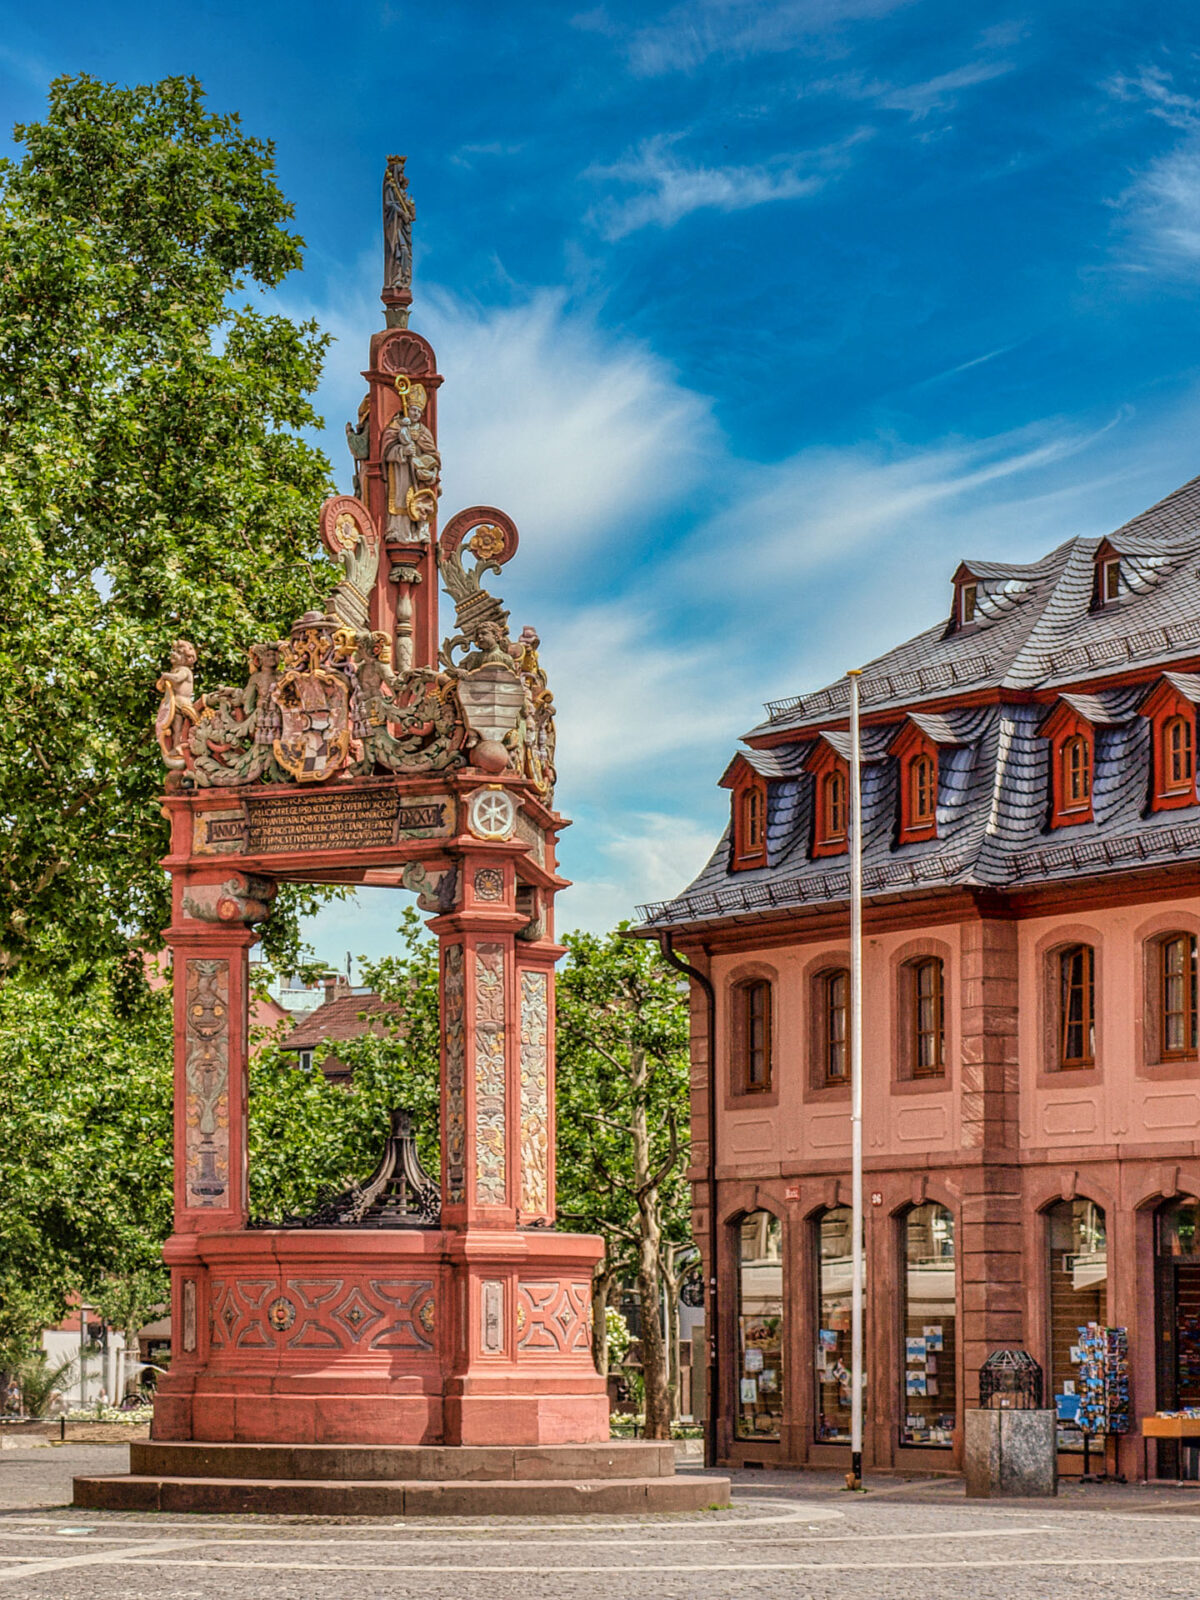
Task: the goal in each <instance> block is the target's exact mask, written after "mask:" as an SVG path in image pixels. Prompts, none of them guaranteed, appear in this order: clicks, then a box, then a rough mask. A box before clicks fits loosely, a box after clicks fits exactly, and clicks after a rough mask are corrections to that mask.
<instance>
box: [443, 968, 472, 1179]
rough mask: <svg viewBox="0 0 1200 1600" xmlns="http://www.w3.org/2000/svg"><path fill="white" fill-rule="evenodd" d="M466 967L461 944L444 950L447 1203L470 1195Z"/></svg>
mask: <svg viewBox="0 0 1200 1600" xmlns="http://www.w3.org/2000/svg"><path fill="white" fill-rule="evenodd" d="M465 978H466V967H465V963H464V960H463V947H462V945H461V944H451V945H446V946H445V947H444V948H443V950H442V1032H443V1037H444V1051H445V1061H446V1128H445V1140H446V1204H447V1205H452V1206H453V1205H462V1204H463V1202H464V1201H465V1200H466V1198H467V1090H466V1026H465V1024H466V992H465V990H466V985H465Z"/></svg>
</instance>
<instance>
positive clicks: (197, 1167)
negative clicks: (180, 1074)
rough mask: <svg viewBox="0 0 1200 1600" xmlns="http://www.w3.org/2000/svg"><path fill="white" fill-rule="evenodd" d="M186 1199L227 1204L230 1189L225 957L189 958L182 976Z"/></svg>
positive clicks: (191, 1202)
mask: <svg viewBox="0 0 1200 1600" xmlns="http://www.w3.org/2000/svg"><path fill="white" fill-rule="evenodd" d="M184 983H185V986H186V987H185V992H186V997H187V1022H186V1025H185V1031H184V1060H185V1069H184V1071H185V1082H186V1085H187V1109H186V1130H185V1139H184V1150H185V1162H184V1165H185V1172H186V1185H187V1204H188V1205H189V1206H192V1207H196V1208H201V1207H203V1208H214V1207H227V1206H228V1205H229V1204H230V1203H231V1202H230V1194H229V962H228V961H219V960H191V961H188V962H187V965H186V972H185V976H184Z"/></svg>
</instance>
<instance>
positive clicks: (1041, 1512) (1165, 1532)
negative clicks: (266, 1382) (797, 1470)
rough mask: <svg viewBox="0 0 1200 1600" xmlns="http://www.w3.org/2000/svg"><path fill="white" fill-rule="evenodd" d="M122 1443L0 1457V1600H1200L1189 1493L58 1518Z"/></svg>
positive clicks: (782, 1476) (112, 1464)
mask: <svg viewBox="0 0 1200 1600" xmlns="http://www.w3.org/2000/svg"><path fill="white" fill-rule="evenodd" d="M125 1467H126V1451H125V1449H124V1448H123V1447H121V1446H102V1445H100V1446H97V1445H90V1446H89V1445H67V1446H65V1447H62V1448H56V1449H41V1450H19V1451H18V1450H6V1451H4V1452H3V1455H2V1457H0V1596H2V1595H3V1594H11V1595H14V1596H21V1597H25V1596H44V1597H54V1600H151V1597H153V1600H218V1597H223V1596H229V1595H236V1596H244V1597H247V1600H268V1597H269V1600H301V1597H303V1600H311V1597H312V1596H314V1595H318V1596H320V1597H322V1600H341V1597H343V1596H346V1597H349V1596H353V1597H354V1600H401V1597H408V1596H414V1597H416V1596H419V1597H421V1600H515V1597H520V1600H542V1597H547V1600H549V1597H551V1596H553V1597H554V1600H585V1597H586V1600H591V1597H597V1600H599V1597H600V1596H604V1597H605V1600H623V1597H625V1596H628V1597H630V1600H677V1597H678V1600H725V1597H727V1596H753V1597H771V1600H778V1597H781V1596H786V1597H788V1600H791V1597H796V1600H833V1597H835V1596H836V1597H837V1600H892V1597H895V1600H910V1597H911V1600H918V1597H919V1600H1080V1597H1081V1596H1087V1600H1107V1597H1109V1596H1117V1595H1120V1596H1122V1597H1123V1600H1128V1597H1138V1600H1140V1597H1143V1596H1145V1597H1147V1600H1159V1597H1168V1596H1171V1597H1174V1596H1186V1597H1188V1600H1196V1597H1197V1596H1200V1491H1198V1490H1193V1489H1153V1490H1147V1489H1139V1488H1134V1487H1130V1488H1121V1487H1116V1486H1113V1487H1109V1486H1103V1485H1101V1486H1092V1487H1088V1488H1086V1489H1082V1488H1073V1489H1069V1490H1066V1491H1065V1492H1064V1493H1063V1495H1062V1496H1060V1498H1059V1499H1058V1500H1057V1501H1050V1502H1046V1501H1041V1502H1029V1503H1023V1504H1012V1503H1006V1504H1003V1505H999V1504H994V1503H988V1502H982V1503H981V1502H968V1501H966V1500H965V1499H964V1498H963V1495H962V1489H961V1485H959V1484H957V1483H953V1482H947V1481H945V1480H942V1481H933V1482H928V1481H927V1482H914V1483H901V1482H897V1481H895V1480H886V1479H879V1480H876V1481H874V1482H873V1483H872V1484H871V1485H870V1492H869V1493H868V1494H866V1495H864V1496H853V1497H851V1496H849V1495H847V1494H845V1493H844V1492H842V1491H841V1490H840V1489H839V1487H838V1485H837V1482H836V1481H835V1480H834V1479H833V1478H832V1477H831V1476H824V1475H821V1476H818V1475H815V1474H791V1473H754V1472H746V1473H742V1474H739V1475H738V1476H737V1479H736V1483H735V1494H734V1505H733V1508H732V1509H731V1510H728V1511H719V1512H708V1513H700V1514H697V1515H695V1516H670V1517H647V1518H625V1519H622V1518H619V1517H578V1518H572V1519H561V1520H557V1521H548V1520H542V1521H535V1520H533V1519H522V1518H507V1519H506V1518H489V1519H479V1520H471V1521H465V1520H461V1519H446V1520H443V1521H434V1520H432V1519H422V1520H419V1521H412V1522H403V1523H390V1522H389V1523H381V1522H380V1521H378V1520H375V1519H371V1520H368V1519H354V1520H351V1519H345V1520H341V1521H334V1520H330V1519H322V1518H312V1517H309V1518H300V1517H295V1518H289V1517H269V1518H268V1517H257V1518H255V1517H210V1516H195V1517H185V1516H178V1515H165V1514H164V1515H117V1514H109V1513H84V1512H78V1511H71V1510H70V1509H68V1508H67V1507H66V1506H65V1504H64V1502H65V1501H66V1500H67V1499H68V1497H69V1494H70V1479H71V1477H72V1475H73V1474H74V1473H77V1472H120V1471H123V1470H125Z"/></svg>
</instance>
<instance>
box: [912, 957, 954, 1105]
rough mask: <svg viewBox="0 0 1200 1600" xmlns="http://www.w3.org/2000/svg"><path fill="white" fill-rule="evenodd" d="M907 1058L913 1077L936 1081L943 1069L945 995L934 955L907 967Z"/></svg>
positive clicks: (944, 1061)
mask: <svg viewBox="0 0 1200 1600" xmlns="http://www.w3.org/2000/svg"><path fill="white" fill-rule="evenodd" d="M910 971H911V974H912V978H911V985H910V1000H909V1003H910V1016H909V1028H910V1031H911V1042H910V1059H911V1062H912V1075H913V1077H914V1078H938V1077H941V1075H942V1073H943V1072H945V1070H946V996H945V988H944V983H943V968H942V963H941V962H940V961H939V960H938V958H937V957H936V956H929V957H927V958H926V959H925V960H923V961H915V962H913V963H912V966H911V968H910Z"/></svg>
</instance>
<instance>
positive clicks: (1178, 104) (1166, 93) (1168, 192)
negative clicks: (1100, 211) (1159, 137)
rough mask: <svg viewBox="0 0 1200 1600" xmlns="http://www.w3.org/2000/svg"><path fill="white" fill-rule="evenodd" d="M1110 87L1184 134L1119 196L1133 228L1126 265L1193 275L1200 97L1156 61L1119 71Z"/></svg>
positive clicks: (1199, 214) (1199, 257) (1199, 219)
mask: <svg viewBox="0 0 1200 1600" xmlns="http://www.w3.org/2000/svg"><path fill="white" fill-rule="evenodd" d="M1105 88H1106V89H1107V90H1108V92H1109V94H1110V95H1111V96H1112V97H1113V98H1114V99H1115V100H1121V101H1125V102H1127V103H1131V104H1133V105H1136V106H1138V107H1140V108H1142V109H1144V110H1146V111H1148V112H1149V114H1150V115H1151V116H1152V117H1156V118H1158V119H1159V120H1160V121H1162V122H1165V123H1166V124H1167V125H1168V126H1169V127H1171V128H1174V129H1176V130H1177V131H1178V132H1179V133H1180V134H1181V135H1182V137H1181V138H1180V139H1179V140H1178V141H1177V143H1176V144H1175V145H1174V146H1173V147H1172V148H1171V149H1169V150H1165V151H1163V152H1162V153H1161V154H1160V155H1158V156H1156V157H1155V158H1154V159H1153V160H1152V161H1151V162H1150V163H1149V164H1148V165H1147V166H1146V167H1145V169H1144V170H1143V171H1142V172H1140V173H1139V174H1138V175H1137V177H1136V178H1135V180H1134V181H1133V182H1132V183H1131V184H1130V185H1129V186H1128V187H1127V188H1126V189H1125V191H1124V193H1122V194H1121V195H1120V196H1119V197H1118V199H1117V201H1116V204H1117V207H1118V208H1119V209H1120V210H1121V211H1122V212H1123V213H1124V215H1125V218H1126V222H1127V229H1128V231H1127V236H1126V255H1125V265H1126V266H1129V267H1132V268H1134V269H1139V270H1142V271H1156V270H1157V271H1166V272H1177V271H1182V272H1184V273H1186V274H1188V275H1189V276H1190V275H1191V274H1192V273H1193V272H1195V270H1196V269H1197V267H1198V266H1200V100H1198V99H1196V98H1195V96H1193V95H1189V94H1187V93H1185V92H1184V91H1183V90H1181V89H1179V88H1177V87H1176V85H1175V80H1174V78H1173V77H1172V75H1171V74H1170V73H1169V72H1166V71H1164V70H1163V68H1161V67H1157V66H1147V67H1142V68H1141V69H1140V70H1139V71H1138V72H1136V73H1134V74H1131V75H1124V74H1117V75H1116V76H1114V77H1112V78H1110V79H1109V80H1108V82H1107V83H1106V84H1105Z"/></svg>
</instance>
